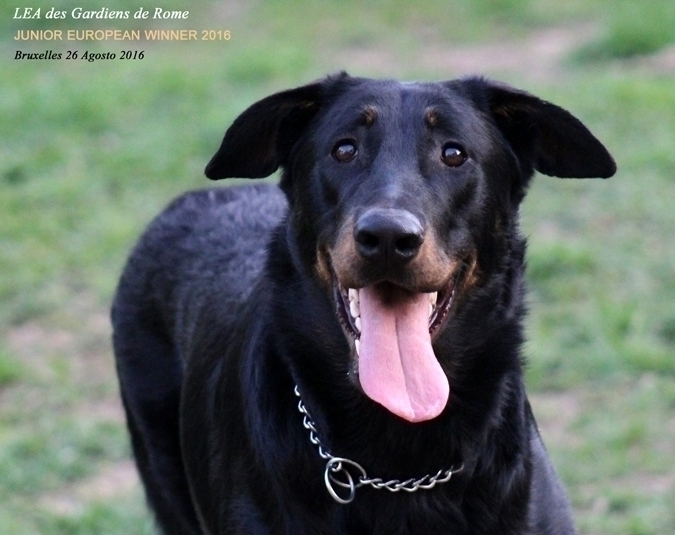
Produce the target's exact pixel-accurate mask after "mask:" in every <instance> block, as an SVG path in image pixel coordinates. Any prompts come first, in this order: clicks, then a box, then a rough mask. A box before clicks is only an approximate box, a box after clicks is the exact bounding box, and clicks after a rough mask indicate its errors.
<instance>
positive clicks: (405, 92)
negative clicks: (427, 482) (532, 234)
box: [112, 74, 615, 535]
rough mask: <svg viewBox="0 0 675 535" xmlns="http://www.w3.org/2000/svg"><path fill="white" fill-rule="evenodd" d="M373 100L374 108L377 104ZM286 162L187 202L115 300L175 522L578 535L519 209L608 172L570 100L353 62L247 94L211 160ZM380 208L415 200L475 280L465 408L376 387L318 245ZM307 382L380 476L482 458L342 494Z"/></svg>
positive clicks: (133, 428)
mask: <svg viewBox="0 0 675 535" xmlns="http://www.w3.org/2000/svg"><path fill="white" fill-rule="evenodd" d="M364 106H371V107H373V108H375V109H376V117H375V119H374V120H372V118H371V119H368V120H364V119H363V113H362V112H363V109H364ZM430 108H433V110H434V113H433V118H432V119H427V123H429V124H427V123H425V114H427V111H428V110H429V109H430ZM427 115H428V114H427ZM431 123H433V126H429V125H430V124H431ZM343 139H348V140H350V141H351V142H353V143H355V144H356V146H357V147H358V151H359V152H358V156H357V157H356V158H355V159H354V160H353V161H351V162H348V163H339V162H337V161H336V160H335V159H334V158H333V157H332V156H331V151H332V150H333V148H334V146H335V144H336V143H338V142H339V141H340V140H343ZM446 141H452V142H454V143H457V144H459V145H460V146H462V147H463V148H464V149H465V151H466V153H467V155H468V159H467V160H466V162H465V163H464V164H463V165H461V166H459V167H455V168H453V167H447V166H445V165H444V164H442V163H441V161H440V156H441V150H442V147H443V144H444V143H445V142H446ZM279 166H282V167H283V177H282V180H281V189H279V188H278V187H277V186H273V185H267V184H259V185H253V186H249V187H237V188H230V189H212V190H206V191H200V192H193V193H188V194H186V195H184V196H182V197H181V198H179V199H177V200H176V201H174V202H173V204H171V205H170V206H169V207H168V208H167V210H166V211H165V212H164V213H162V214H161V215H160V216H159V217H158V218H157V219H156V220H155V221H154V222H153V223H152V224H151V225H150V226H149V228H148V229H147V231H146V233H145V234H144V236H143V237H142V238H141V240H140V242H139V244H138V245H137V247H136V249H135V250H134V252H133V253H132V255H131V257H130V259H129V262H128V265H127V267H126V269H125V271H124V274H123V275H122V279H121V282H120V285H119V289H118V292H117V295H116V298H115V302H114V306H113V311H112V318H113V325H114V348H115V353H116V356H117V367H118V372H119V378H120V387H121V393H122V397H123V400H124V406H125V409H126V413H127V419H128V425H129V431H130V433H131V437H132V444H133V450H134V453H135V457H136V462H137V464H138V468H139V471H140V474H141V477H142V479H143V483H144V485H145V489H146V494H147V498H148V501H149V503H150V505H151V507H152V509H153V510H154V512H155V514H156V518H157V521H158V523H159V524H160V526H161V528H162V529H163V531H164V532H165V533H167V534H207V533H208V534H213V535H215V534H256V535H263V534H265V535H267V534H270V535H271V534H285V535H291V534H292V535H300V534H306V535H310V534H317V535H318V534H326V535H329V534H330V535H338V534H382V535H397V534H400V535H403V534H441V533H447V534H453V535H461V534H464V535H469V534H471V535H479V534H499V535H510V534H513V535H515V534H530V535H535V534H556V535H563V534H571V533H574V528H573V524H572V520H571V515H570V511H569V506H568V504H567V499H566V497H565V494H564V491H563V490H562V488H561V486H560V483H559V482H558V479H557V477H556V475H555V473H554V470H553V468H552V466H551V464H550V461H549V460H548V456H547V454H546V451H545V449H544V446H543V444H542V441H541V439H540V438H539V434H538V432H537V428H536V424H535V422H534V418H533V416H532V413H531V411H530V407H529V404H528V401H527V397H526V394H525V390H524V386H523V378H522V363H521V356H520V346H521V343H522V341H523V333H522V317H523V314H524V304H523V285H524V283H523V271H524V251H525V242H524V239H523V238H522V236H521V235H520V233H519V229H518V205H519V203H520V201H521V200H522V198H523V197H524V195H525V192H526V189H527V186H528V182H529V180H530V179H531V177H532V174H533V172H534V170H539V171H541V172H542V173H545V174H548V175H553V176H560V177H590V176H598V177H609V176H611V175H612V174H613V173H614V171H615V166H614V162H613V160H612V158H611V156H610V155H609V154H608V152H607V151H606V150H605V148H604V147H603V146H602V145H601V144H600V142H598V141H597V139H595V138H594V137H593V136H592V134H591V133H590V132H589V131H588V130H587V129H586V128H585V127H584V126H583V125H582V124H581V123H580V122H579V121H578V120H577V119H575V118H574V117H573V116H572V115H570V114H569V113H568V112H566V111H564V110H562V109H561V108H559V107H557V106H554V105H552V104H550V103H547V102H543V101H541V100H539V99H537V98H536V97H533V96H531V95H529V94H526V93H523V92H520V91H517V90H514V89H511V88H509V87H506V86H503V85H499V84H495V83H492V82H489V81H486V80H483V79H478V78H475V79H466V80H460V81H451V82H447V83H433V84H423V83H415V84H401V83H398V82H395V81H376V80H367V79H361V78H352V77H349V76H347V75H344V74H343V75H338V76H334V77H329V78H326V79H324V80H321V81H319V82H316V83H313V84H310V85H308V86H304V87H300V88H297V89H293V90H290V91H286V92H282V93H278V94H275V95H272V96H270V97H268V98H266V99H264V100H262V101H260V102H258V103H256V104H254V105H253V106H251V107H250V108H249V109H248V110H246V111H245V112H244V113H243V114H242V115H241V116H240V117H239V118H237V119H236V120H235V122H234V123H233V125H232V126H231V127H230V129H229V130H228V131H227V133H226V134H225V138H224V140H223V142H222V145H221V147H220V149H219V150H218V152H217V154H216V155H215V156H214V157H213V159H212V160H211V162H210V163H209V165H208V167H207V170H206V173H207V176H209V177H210V178H214V179H215V178H227V177H231V176H240V177H251V178H255V177H263V176H267V175H269V174H271V173H272V172H273V171H274V170H275V169H276V168H277V167H279ZM282 190H283V193H282ZM383 204H385V205H387V206H393V207H396V208H401V209H405V210H407V211H409V212H410V213H412V214H416V217H419V219H420V221H423V223H424V225H425V228H427V229H433V231H434V232H435V235H436V237H437V238H438V249H439V250H440V249H442V250H443V251H444V252H445V253H447V254H448V255H449V257H451V258H460V257H461V258H462V259H464V260H463V268H462V273H463V279H462V281H463V282H462V287H461V288H462V290H461V291H460V292H459V294H458V296H457V297H456V301H455V302H453V304H452V307H451V309H450V313H449V317H448V318H447V320H446V322H445V324H444V326H443V327H442V330H441V332H440V334H439V335H438V336H437V337H436V338H435V340H434V353H435V354H436V356H437V358H438V360H439V362H440V363H441V365H442V367H443V369H444V371H445V373H446V375H447V376H448V378H449V382H450V389H451V390H450V400H449V403H448V405H447V407H446V409H445V410H444V411H443V413H442V414H441V415H440V416H438V417H436V418H434V419H432V420H430V421H427V422H421V423H410V422H408V421H405V420H403V419H401V418H399V417H397V416H395V415H393V414H392V413H390V412H388V411H387V410H386V409H385V408H383V407H382V406H380V405H378V404H377V403H375V402H373V401H372V400H371V399H370V398H368V397H367V396H366V395H365V394H364V393H363V391H362V390H361V389H360V388H359V384H358V378H356V379H355V377H354V374H353V373H352V371H353V362H352V358H353V357H352V352H351V350H350V344H349V341H348V337H347V336H346V334H345V332H344V330H343V328H342V327H341V324H340V321H339V319H338V315H337V314H336V302H335V299H334V294H333V292H332V290H331V288H330V285H327V281H326V262H325V257H324V260H323V263H322V260H321V255H322V254H324V255H325V254H328V258H329V263H330V254H331V253H330V251H335V250H336V247H338V246H339V243H338V241H339V239H341V238H339V235H340V230H341V229H343V228H346V227H345V225H348V222H347V221H348V219H349V218H350V217H358V214H359V213H362V212H363V211H364V210H367V209H368V208H369V207H371V206H379V205H383ZM345 239H347V240H349V239H350V238H349V237H348V238H345ZM326 251H329V253H326ZM471 258H472V259H473V264H471V262H470V260H468V259H471ZM333 260H334V259H333ZM471 269H472V270H473V271H471ZM470 271H471V273H469V272H470ZM369 273H370V272H369ZM404 275H405V277H409V278H408V279H405V280H406V281H407V280H414V276H415V274H409V273H407V274H404ZM404 275H401V277H403V276H404ZM350 276H351V275H350ZM359 276H361V277H362V278H365V279H368V277H370V279H369V280H371V279H373V277H375V275H372V273H371V274H368V273H365V272H364V273H361V274H359ZM381 277H384V279H386V278H387V275H381ZM392 277H393V275H392ZM410 277H413V278H412V279H410ZM365 279H364V280H365ZM392 280H393V279H392ZM401 280H403V279H401ZM394 282H396V281H394ZM401 284H403V283H401ZM405 284H408V285H409V286H410V289H415V288H413V286H414V285H415V284H416V283H414V282H409V283H405ZM419 284H420V285H423V284H422V283H419ZM417 289H418V290H419V291H432V289H429V288H426V289H424V288H422V287H421V286H420V287H419V288H417ZM296 384H297V385H298V386H299V389H300V391H301V392H302V395H303V400H304V403H305V404H306V405H307V407H308V409H309V410H310V412H311V414H312V416H313V418H314V420H315V421H316V424H317V427H318V430H319V435H320V437H321V440H322V442H323V443H324V444H325V445H326V447H328V449H329V450H330V451H331V452H332V453H333V454H335V455H338V456H342V457H347V458H350V459H353V460H355V461H357V462H359V463H360V464H362V465H363V466H364V467H365V468H366V470H367V471H368V474H369V475H371V476H372V477H375V476H379V477H382V478H385V479H388V478H397V479H407V478H409V477H419V476H421V475H424V474H427V473H435V472H436V471H438V470H439V469H441V468H449V467H451V466H459V465H460V464H462V463H463V465H464V469H463V470H462V471H461V472H460V473H457V474H456V475H454V476H453V478H452V479H451V480H450V481H449V482H448V483H445V484H442V485H438V486H436V487H435V488H434V489H432V490H420V491H418V492H416V493H406V492H399V493H390V492H388V491H386V490H375V489H372V488H370V487H362V488H359V489H358V490H357V491H356V496H355V499H354V501H353V502H352V503H350V504H348V505H340V504H338V503H336V502H335V501H334V500H333V499H332V498H331V497H330V496H329V494H328V492H327V490H326V488H325V486H324V482H323V472H324V467H325V461H323V460H322V459H321V458H320V457H319V455H318V452H317V448H316V447H315V446H314V445H312V444H311V443H310V442H309V434H308V431H307V430H306V429H305V428H303V426H302V418H301V415H300V414H299V413H298V410H297V400H296V399H295V396H294V394H293V388H294V385H296Z"/></svg>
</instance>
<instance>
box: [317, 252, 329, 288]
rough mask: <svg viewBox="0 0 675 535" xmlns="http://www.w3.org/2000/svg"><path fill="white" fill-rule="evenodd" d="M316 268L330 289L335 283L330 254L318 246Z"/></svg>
mask: <svg viewBox="0 0 675 535" xmlns="http://www.w3.org/2000/svg"><path fill="white" fill-rule="evenodd" d="M314 269H315V271H316V274H317V276H318V277H319V280H320V281H321V282H322V283H323V284H324V285H325V286H326V288H327V289H328V290H330V289H331V287H332V284H333V275H332V273H331V270H330V255H329V253H328V251H326V250H325V249H323V248H321V247H317V248H316V264H315V265H314Z"/></svg>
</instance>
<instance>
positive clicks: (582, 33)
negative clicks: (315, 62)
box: [332, 25, 597, 80]
mask: <svg viewBox="0 0 675 535" xmlns="http://www.w3.org/2000/svg"><path fill="white" fill-rule="evenodd" d="M596 34H597V27H596V26H594V25H581V26H575V27H562V28H551V29H546V30H542V31H537V32H534V33H532V34H530V35H529V36H527V37H526V38H524V39H522V40H509V41H502V42H498V43H487V44H479V45H460V46H456V45H451V44H447V43H439V42H430V43H429V44H427V45H425V46H423V47H420V50H419V51H418V52H416V53H415V54H414V55H413V56H412V57H410V56H406V57H403V58H401V57H400V54H398V53H397V52H396V51H393V50H385V49H382V48H354V49H350V50H347V51H344V50H340V52H339V54H340V58H344V57H348V58H349V67H350V69H352V70H355V71H362V72H366V73H368V74H369V75H372V76H391V75H392V72H394V73H396V72H404V71H405V70H406V67H409V65H414V66H415V68H416V69H420V70H425V71H430V72H438V73H439V77H440V78H447V77H456V76H463V75H468V74H487V75H490V76H507V75H517V76H518V77H519V78H523V79H534V80H549V79H550V78H551V77H553V76H556V75H557V74H559V73H560V71H561V69H562V68H563V65H564V62H565V61H566V59H567V57H568V56H569V54H570V53H571V52H572V51H573V50H575V49H576V48H578V47H579V46H582V45H583V44H585V43H587V42H589V41H591V40H593V38H594V37H595V35H596ZM332 59H334V60H335V61H337V59H339V58H332Z"/></svg>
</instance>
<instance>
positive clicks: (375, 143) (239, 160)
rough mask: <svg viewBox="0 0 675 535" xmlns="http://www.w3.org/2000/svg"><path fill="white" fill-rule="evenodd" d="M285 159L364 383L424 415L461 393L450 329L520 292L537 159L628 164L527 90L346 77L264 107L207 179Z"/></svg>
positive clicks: (300, 216)
mask: <svg viewBox="0 0 675 535" xmlns="http://www.w3.org/2000/svg"><path fill="white" fill-rule="evenodd" d="M279 166H282V167H283V168H284V173H283V176H282V179H281V187H282V189H283V190H284V191H285V193H286V195H287V197H288V199H289V203H290V205H291V211H290V215H289V224H290V225H292V228H293V229H294V233H293V234H294V235H295V236H299V237H301V238H302V239H301V240H299V241H298V243H297V244H296V248H297V256H298V257H299V258H300V259H301V260H300V263H301V264H302V265H303V266H305V267H306V268H307V269H308V270H309V271H311V272H312V273H313V275H314V276H315V279H316V280H317V281H319V282H320V284H322V285H323V287H324V289H325V291H326V293H327V294H328V295H329V296H330V297H331V299H332V300H334V302H335V308H336V311H337V319H338V320H339V321H340V323H341V324H342V327H343V330H344V333H345V336H346V338H347V340H348V341H349V343H350V347H351V349H352V351H351V354H352V359H353V362H354V367H355V369H356V370H357V375H358V378H359V381H360V384H361V386H362V388H363V390H364V392H365V393H366V394H367V395H368V396H369V397H370V398H372V399H373V400H375V401H377V402H378V403H380V404H382V405H383V406H384V407H386V408H387V409H389V410H390V411H391V412H393V413H394V414H397V415H399V416H401V417H403V418H405V419H407V420H410V421H423V420H429V419H431V418H434V417H436V416H437V415H438V414H440V413H441V412H442V411H443V409H444V408H445V406H446V404H447V400H448V396H449V386H448V379H447V370H444V369H443V367H444V366H446V367H447V362H445V361H444V358H445V357H444V356H443V355H444V353H445V351H444V350H443V349H442V348H443V344H444V343H443V338H444V337H446V338H447V337H448V336H450V334H448V333H451V332H452V331H453V328H454V330H455V331H457V330H458V328H459V327H457V325H459V324H460V321H459V320H460V319H461V320H462V321H463V324H464V325H465V326H467V325H468V326H469V327H467V329H466V330H467V331H471V329H472V327H470V326H471V325H474V324H481V325H483V327H482V329H483V331H484V330H485V329H488V328H489V325H490V321H489V318H490V317H491V316H494V315H495V314H497V315H498V316H499V315H500V314H501V316H502V317H503V316H505V315H507V314H508V310H509V303H507V301H508V300H509V299H511V300H513V299H516V300H519V299H520V296H519V295H518V296H516V297H514V296H512V295H511V293H512V292H509V291H508V289H505V288H504V286H505V285H506V284H507V279H509V278H511V279H513V277H517V276H518V273H519V270H520V269H522V253H523V247H522V239H521V238H520V236H519V234H518V231H517V228H518V227H517V225H518V218H517V210H518V205H519V204H520V202H521V201H522V199H523V197H524V195H525V192H526V190H527V186H528V183H529V180H530V179H531V177H532V175H533V173H534V171H535V170H537V171H540V172H541V173H544V174H547V175H551V176H557V177H578V178H585V177H603V178H606V177H609V176H611V175H612V174H614V172H615V164H614V161H613V160H612V157H611V156H610V154H609V153H608V152H607V150H606V149H605V148H604V147H603V145H602V144H601V143H600V142H599V141H598V140H597V139H596V138H595V137H594V136H593V135H592V134H591V133H590V132H589V131H588V129H587V128H586V127H585V126H584V125H583V124H582V123H581V122H580V121H579V120H577V119H576V118H575V117H573V116H572V115H571V114H570V113H568V112H567V111H565V110H563V109H562V108H560V107H558V106H555V105H553V104H550V103H548V102H545V101H542V100H540V99H538V98H536V97H534V96H532V95H530V94H527V93H524V92H522V91H518V90H515V89H513V88H510V87H507V86H505V85H501V84H497V83H493V82H490V81H487V80H484V79H481V78H469V79H464V80H456V81H449V82H441V83H400V82H395V81H387V80H384V81H380V80H369V79H362V78H352V77H349V76H347V75H346V74H342V75H338V76H333V77H328V78H326V79H324V80H321V81H319V82H316V83H313V84H310V85H306V86H303V87H299V88H296V89H292V90H289V91H284V92H281V93H277V94H275V95H272V96H270V97H267V98H265V99H263V100H261V101H260V102H257V103H256V104H253V105H252V106H251V107H250V108H249V109H248V110H246V111H245V112H244V113H242V114H241V115H240V116H239V117H238V118H237V119H236V120H235V121H234V123H233V124H232V126H231V127H230V128H229V129H228V131H227V132H226V134H225V137H224V139H223V142H222V145H221V147H220V149H219V150H218V152H217V153H216V155H215V156H214V157H213V159H212V160H211V161H210V163H209V164H208V166H207V168H206V175H207V176H208V177H209V178H212V179H219V178H227V177H250V178H258V177H265V176H268V175H270V174H271V173H273V172H274V171H275V170H276V169H277V168H278V167H279ZM516 272H517V273H516ZM511 284H512V285H513V281H511ZM511 290H513V288H511ZM519 291H520V290H519V288H517V291H516V292H515V293H517V294H519ZM479 305H480V306H479ZM463 310H464V312H463ZM495 311H497V312H495ZM462 314H464V317H462ZM453 323H454V324H455V326H454V327H453ZM457 336H459V337H461V336H464V337H467V336H468V334H466V333H465V334H463V335H462V334H457ZM446 345H447V344H446Z"/></svg>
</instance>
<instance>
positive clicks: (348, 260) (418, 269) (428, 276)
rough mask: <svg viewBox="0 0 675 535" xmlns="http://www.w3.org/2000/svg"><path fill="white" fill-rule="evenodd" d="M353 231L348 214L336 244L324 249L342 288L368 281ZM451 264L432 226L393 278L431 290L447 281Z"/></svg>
mask: <svg viewBox="0 0 675 535" xmlns="http://www.w3.org/2000/svg"><path fill="white" fill-rule="evenodd" d="M353 234H354V219H353V218H350V219H349V220H347V221H345V223H344V224H343V225H342V226H341V227H340V230H339V234H338V239H337V240H336V245H335V247H334V248H333V249H329V251H328V253H329V255H330V265H332V267H333V270H334V271H335V274H336V276H337V278H338V281H339V282H340V284H341V285H342V286H343V287H345V288H362V287H363V286H365V285H366V284H369V283H370V282H372V281H370V280H367V276H366V275H365V273H367V272H368V269H369V267H368V264H367V261H366V260H365V259H364V258H363V257H362V256H361V255H360V254H359V252H358V250H357V249H356V241H355V240H354V236H353ZM455 264H456V262H454V261H453V260H451V259H450V257H449V256H448V255H447V254H446V253H445V251H444V250H443V248H442V247H441V246H440V244H439V241H438V239H437V237H436V234H435V232H434V231H433V229H427V231H426V233H425V237H424V241H423V242H422V246H421V247H420V251H419V253H418V254H417V255H416V256H415V258H414V259H412V260H411V261H410V262H409V263H408V264H407V265H406V266H405V267H403V268H400V269H399V270H398V271H397V274H398V275H399V276H398V277H397V280H396V282H398V283H399V284H404V285H405V287H407V288H410V289H414V290H417V291H427V292H433V291H436V290H439V289H441V288H443V287H444V286H445V285H446V284H447V283H448V282H449V281H450V277H452V276H453V273H454V272H455Z"/></svg>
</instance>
